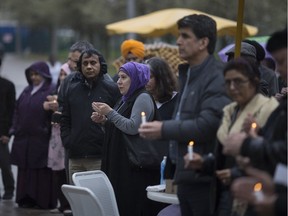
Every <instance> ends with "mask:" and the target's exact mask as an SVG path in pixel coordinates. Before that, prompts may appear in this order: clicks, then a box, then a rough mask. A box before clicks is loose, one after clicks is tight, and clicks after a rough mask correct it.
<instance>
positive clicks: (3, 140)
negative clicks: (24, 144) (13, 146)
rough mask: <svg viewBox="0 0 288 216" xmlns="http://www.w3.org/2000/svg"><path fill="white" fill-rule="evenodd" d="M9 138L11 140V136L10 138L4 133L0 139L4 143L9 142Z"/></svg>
mask: <svg viewBox="0 0 288 216" xmlns="http://www.w3.org/2000/svg"><path fill="white" fill-rule="evenodd" d="M9 140H10V138H9V137H8V136H4V135H2V136H1V137H0V141H1V142H2V143H3V144H8V143H9Z"/></svg>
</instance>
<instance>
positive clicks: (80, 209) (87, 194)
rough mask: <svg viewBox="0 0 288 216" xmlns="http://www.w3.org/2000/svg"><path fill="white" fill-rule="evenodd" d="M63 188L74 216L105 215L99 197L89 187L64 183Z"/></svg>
mask: <svg viewBox="0 0 288 216" xmlns="http://www.w3.org/2000/svg"><path fill="white" fill-rule="evenodd" d="M61 189H62V191H63V194H64V195H65V197H66V198H67V200H68V202H69V204H70V206H71V209H72V212H73V216H92V215H97V216H105V214H104V210H103V207H102V205H101V203H100V201H99V199H98V198H97V197H96V196H95V195H94V193H93V192H92V191H91V190H90V189H89V188H85V187H79V186H75V185H67V184H63V185H62V187H61Z"/></svg>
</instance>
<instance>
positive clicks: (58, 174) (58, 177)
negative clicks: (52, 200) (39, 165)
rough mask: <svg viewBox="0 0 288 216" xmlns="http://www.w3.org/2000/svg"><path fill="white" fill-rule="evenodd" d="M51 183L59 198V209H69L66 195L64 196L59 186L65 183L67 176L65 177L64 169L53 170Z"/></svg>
mask: <svg viewBox="0 0 288 216" xmlns="http://www.w3.org/2000/svg"><path fill="white" fill-rule="evenodd" d="M53 181H54V182H53V184H54V186H55V191H56V193H57V194H56V196H57V198H58V200H59V203H60V207H59V210H60V211H64V210H66V209H70V205H69V202H68V201H67V199H66V197H65V196H64V194H63V192H62V190H61V186H62V185H63V184H67V178H66V170H65V169H63V170H59V171H53Z"/></svg>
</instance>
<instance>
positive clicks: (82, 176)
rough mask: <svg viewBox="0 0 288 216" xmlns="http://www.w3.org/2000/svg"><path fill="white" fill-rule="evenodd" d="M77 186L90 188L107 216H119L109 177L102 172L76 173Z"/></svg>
mask: <svg viewBox="0 0 288 216" xmlns="http://www.w3.org/2000/svg"><path fill="white" fill-rule="evenodd" d="M72 181H73V183H74V184H75V185H76V186H81V187H87V188H89V189H90V190H91V191H92V192H93V193H94V195H95V196H96V197H97V198H98V199H99V201H100V203H101V205H102V207H103V210H104V214H105V216H119V211H118V206H117V202H116V198H115V194H114V190H113V187H112V185H111V182H110V181H109V179H108V177H107V176H106V174H105V173H104V172H102V171H101V170H94V171H85V172H76V173H74V174H73V175H72Z"/></svg>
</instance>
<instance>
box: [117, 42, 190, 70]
mask: <svg viewBox="0 0 288 216" xmlns="http://www.w3.org/2000/svg"><path fill="white" fill-rule="evenodd" d="M155 56H157V57H160V58H163V59H164V60H166V61H167V63H168V64H169V65H170V67H171V69H172V71H173V72H174V73H175V74H177V73H178V65H179V64H181V63H184V62H185V61H184V60H182V59H180V58H179V53H178V46H175V45H171V44H168V43H163V42H158V43H153V44H145V57H144V59H148V58H151V57H155ZM124 62H125V60H124V58H123V57H122V56H121V57H119V58H117V59H116V60H115V61H114V62H113V66H114V67H115V68H116V70H117V71H118V69H119V68H120V66H121V65H122V64H124Z"/></svg>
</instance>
